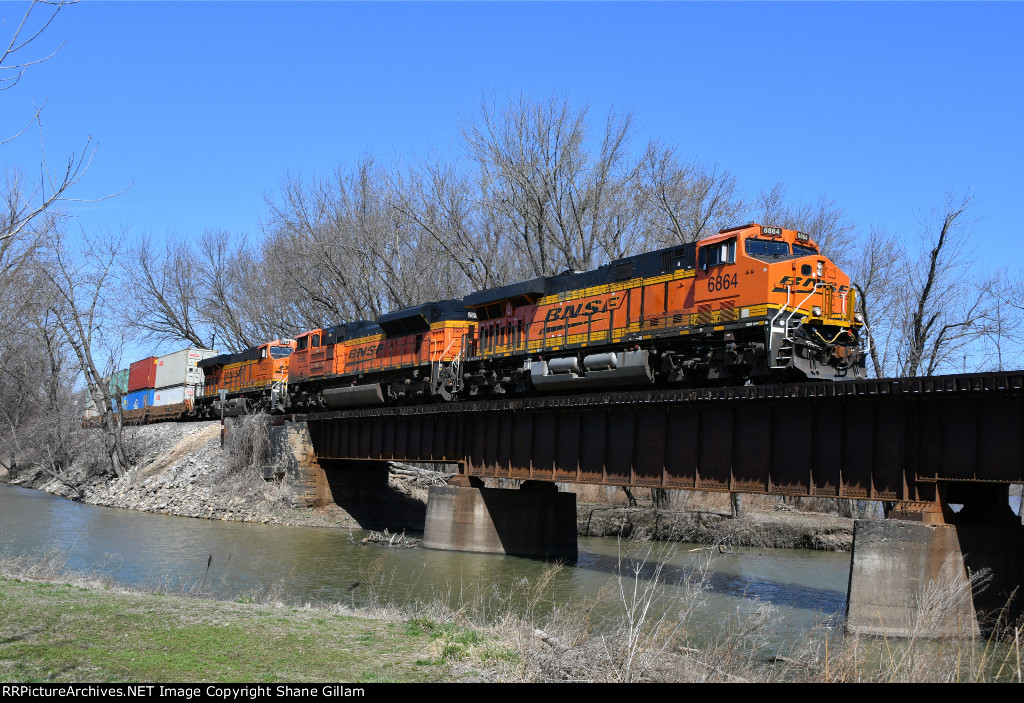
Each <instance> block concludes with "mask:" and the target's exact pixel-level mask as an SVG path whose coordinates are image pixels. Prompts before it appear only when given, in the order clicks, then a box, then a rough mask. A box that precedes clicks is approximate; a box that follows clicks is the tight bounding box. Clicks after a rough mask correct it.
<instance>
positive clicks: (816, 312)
mask: <svg viewBox="0 0 1024 703" xmlns="http://www.w3.org/2000/svg"><path fill="white" fill-rule="evenodd" d="M811 314H812V315H814V316H815V317H821V308H819V307H818V306H817V305H815V306H814V307H813V308H811Z"/></svg>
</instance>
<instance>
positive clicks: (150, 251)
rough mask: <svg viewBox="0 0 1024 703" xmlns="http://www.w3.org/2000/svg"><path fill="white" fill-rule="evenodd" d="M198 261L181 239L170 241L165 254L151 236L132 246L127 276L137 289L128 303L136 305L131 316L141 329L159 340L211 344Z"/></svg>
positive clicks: (126, 267)
mask: <svg viewBox="0 0 1024 703" xmlns="http://www.w3.org/2000/svg"><path fill="white" fill-rule="evenodd" d="M197 260H198V256H197V254H196V252H194V251H193V249H192V247H191V246H189V244H188V243H187V242H184V241H181V240H178V239H175V240H174V241H173V242H172V241H171V240H168V242H167V244H166V246H165V248H164V252H163V253H162V254H158V253H157V252H156V250H155V248H154V246H153V242H152V239H151V238H150V237H148V236H146V237H143V238H142V239H141V240H140V241H139V242H138V243H137V244H136V245H135V246H133V247H131V248H130V250H129V252H128V256H127V257H125V259H124V261H125V266H124V275H125V278H126V279H127V280H128V281H130V282H131V287H132V290H134V291H135V292H136V296H133V297H132V299H131V301H129V302H130V304H132V303H133V304H134V306H135V314H134V315H133V316H132V317H133V320H134V323H135V326H136V327H137V328H138V329H139V330H140V331H141V332H143V333H146V334H148V335H149V336H150V337H152V338H153V339H155V340H157V341H172V342H177V341H184V342H187V343H188V344H194V345H195V346H197V347H200V348H208V346H209V345H212V342H213V340H212V331H210V329H209V325H208V324H207V325H204V324H203V322H204V321H203V313H202V308H203V301H202V298H201V292H200V289H199V288H198V287H197V285H196V283H195V279H196V274H197V269H198V266H197Z"/></svg>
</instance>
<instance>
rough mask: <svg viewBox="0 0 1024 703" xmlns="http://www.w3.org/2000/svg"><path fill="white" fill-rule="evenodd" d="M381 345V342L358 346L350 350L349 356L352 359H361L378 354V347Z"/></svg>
mask: <svg viewBox="0 0 1024 703" xmlns="http://www.w3.org/2000/svg"><path fill="white" fill-rule="evenodd" d="M379 346H380V345H379V344H371V345H370V346H368V347H356V348H355V349H352V350H351V351H349V353H348V358H349V359H350V360H354V361H359V360H361V359H367V358H370V357H373V356H376V354H377V347H379Z"/></svg>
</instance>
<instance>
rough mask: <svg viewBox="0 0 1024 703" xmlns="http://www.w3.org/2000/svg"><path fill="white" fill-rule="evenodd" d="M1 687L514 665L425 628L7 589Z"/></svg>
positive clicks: (446, 629)
mask: <svg viewBox="0 0 1024 703" xmlns="http://www.w3.org/2000/svg"><path fill="white" fill-rule="evenodd" d="M0 622H2V625H0V631H2V634H0V681H2V682H112V681H142V682H150V681H153V682H173V681H185V682H228V681H245V682H252V683H275V682H326V681H343V682H437V681H457V680H459V679H460V678H465V677H472V676H473V675H474V672H473V670H472V667H471V664H472V662H465V661H464V660H465V659H467V658H469V655H470V653H472V658H474V659H484V660H486V659H487V658H502V657H506V658H507V657H509V656H512V655H511V653H510V652H509V651H507V650H503V649H501V648H500V646H498V645H496V644H494V643H493V642H490V641H489V640H488V638H486V637H485V636H484V635H483V634H481V633H480V632H478V631H476V630H472V629H465V628H460V627H457V626H455V625H452V624H440V623H437V622H435V621H432V620H428V619H425V618H420V619H414V620H398V619H392V618H380V617H377V618H369V617H359V616H355V615H352V614H350V613H347V612H345V611H343V610H340V611H336V610H333V609H330V608H315V609H314V608H298V607H288V606H283V605H278V606H268V605H256V604H247V603H228V602H220V601H210V600H202V599H195V598H188V597H183V596H172V595H161V594H158V593H148V594H147V593H132V592H125V591H118V590H116V589H112V588H110V587H103V586H99V587H97V586H96V585H68V584H56V583H40V582H26V581H16V580H10V579H4V580H0Z"/></svg>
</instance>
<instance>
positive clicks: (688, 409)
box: [288, 371, 1024, 634]
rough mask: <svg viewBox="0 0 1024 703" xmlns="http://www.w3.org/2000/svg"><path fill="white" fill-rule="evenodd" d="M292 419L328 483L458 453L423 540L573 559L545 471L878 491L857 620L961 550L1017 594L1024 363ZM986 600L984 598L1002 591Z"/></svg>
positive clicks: (860, 554)
mask: <svg viewBox="0 0 1024 703" xmlns="http://www.w3.org/2000/svg"><path fill="white" fill-rule="evenodd" d="M292 420H293V421H294V422H293V423H288V424H289V425H291V426H292V428H293V430H292V431H293V432H294V428H298V427H301V428H308V441H309V446H308V450H309V451H310V452H311V453H312V457H310V458H311V459H314V460H315V464H316V466H317V467H319V469H320V470H322V471H323V472H324V473H325V475H326V474H329V476H327V478H328V481H333V482H334V483H332V486H334V487H336V486H337V485H338V484H337V482H338V481H339V477H342V480H343V479H344V477H347V478H348V479H349V480H351V479H353V478H356V477H359V476H361V477H366V476H369V475H376V473H379V469H378V468H377V467H382V466H384V464H383V462H386V461H388V460H397V461H414V462H446V463H454V464H457V465H458V467H459V474H458V475H457V476H456V477H455V479H454V480H452V481H451V482H450V483H451V484H452V485H450V486H445V487H438V488H435V489H432V490H431V495H430V500H429V502H428V507H427V524H426V532H425V536H424V543H425V544H426V545H427V546H434V547H437V548H446V549H464V550H471V551H493V552H507V553H511V554H523V555H528V556H545V557H555V556H561V557H567V558H570V559H574V558H575V555H576V543H575V534H576V532H575V500H574V499H575V495H574V494H572V493H559V492H558V491H557V489H556V487H555V482H570V483H595V484H605V485H620V486H634V487H636V486H649V487H661V488H669V489H688V490H711V491H730V492H741V493H765V494H772V495H788V496H822V497H835V498H848V499H871V500H881V501H886V505H887V506H888V517H889V518H893V519H890V520H886V521H884V522H882V523H880V524H879V523H878V522H877V521H875V522H874V523H871V524H869V521H863V524H862V523H861V522H858V526H857V532H856V533H855V538H854V550H853V555H852V562H853V569H852V573H851V582H850V594H849V598H850V603H849V612H848V623H849V626H850V627H851V629H855V630H857V631H860V632H868V633H871V632H878V633H884V634H900V633H901V632H904V631H907V628H909V627H910V623H909V622H908V621H907V618H909V617H910V615H909V611H908V610H907V604H908V603H909V602H910V601H913V599H914V598H915V597H917V596H915V593H917V591H916V590H915V589H919V588H920V587H921V585H922V584H927V583H929V582H933V583H934V582H937V581H944V582H949V581H950V579H952V580H953V581H958V580H959V582H963V581H965V579H966V572H965V568H964V564H965V557H964V556H963V555H968V556H967V557H966V566H967V568H968V569H971V570H972V571H975V572H977V571H979V570H980V569H982V568H986V569H991V570H993V572H994V573H995V576H996V578H995V580H994V584H993V587H991V588H992V589H993V590H992V593H991V597H992V598H993V599H998V598H1005V597H1006V596H1007V595H1008V594H1009V593H1010V592H1011V591H1012V590H1013V588H1014V587H1019V588H1020V590H1021V592H1024V535H1022V533H1024V528H1022V527H1021V525H1020V521H1019V519H1018V518H1017V517H1016V516H1014V515H1013V514H1012V512H1011V511H1010V509H1009V507H1008V501H1007V497H1008V492H1009V486H1010V484H1012V483H1024V371H1011V372H1000V373H985V374H961V375H953V376H938V377H924V378H901V379H869V380H854V381H842V382H828V383H801V384H781V385H771V386H744V387H738V388H709V389H693V390H647V391H622V392H608V393H593V394H587V395H578V396H575V395H574V396H538V397H526V398H510V399H506V400H486V401H473V402H463V403H450V404H436V405H423V406H407V407H383V408H373V409H360V410H347V411H337V412H326V413H316V414H310V415H305V416H294V417H293V418H292ZM488 478H509V479H520V480H521V481H522V482H523V483H522V489H521V490H518V491H517V490H503V489H489V488H484V487H483V486H484V483H483V481H484V479H488ZM359 480H363V479H357V482H358V481H359ZM959 505H962V506H963V507H962V509H960V510H959V512H955V510H954V506H959ZM965 592H966V589H965ZM1022 600H1024V599H1022ZM975 602H978V599H977V597H976V598H975ZM993 602H994V605H993V606H989V605H988V604H985V606H986V607H998V606H999V605H1002V603H999V602H998V601H997V600H994V601H993ZM1016 608H1017V610H1020V605H1019V603H1018V605H1017V606H1016ZM965 616H970V617H965ZM973 616H974V606H973V605H972V604H971V601H970V598H967V599H966V602H965V603H961V606H960V607H959V608H957V607H954V608H950V609H949V613H948V617H947V618H946V620H945V621H944V622H945V624H944V625H943V626H942V627H940V628H939V629H940V630H941V631H942V634H951V633H952V632H953V631H954V630H955V631H956V633H962V631H963V627H964V625H963V623H964V622H970V623H971V625H972V627H975V628H976V626H975V625H974V617H973ZM943 628H945V629H943Z"/></svg>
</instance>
